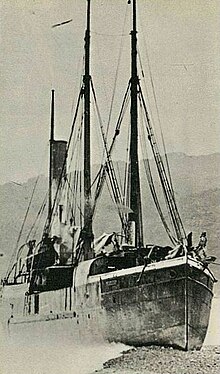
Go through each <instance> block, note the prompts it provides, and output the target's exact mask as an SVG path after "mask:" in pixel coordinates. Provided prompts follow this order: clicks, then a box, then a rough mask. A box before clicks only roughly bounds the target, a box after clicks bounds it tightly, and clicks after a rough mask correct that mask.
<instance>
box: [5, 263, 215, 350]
mask: <svg viewBox="0 0 220 374" xmlns="http://www.w3.org/2000/svg"><path fill="white" fill-rule="evenodd" d="M86 263H87V264H86ZM90 263H91V261H90ZM83 266H84V269H81V270H84V271H79V270H80V269H78V275H77V272H76V274H74V277H73V278H74V283H73V285H72V287H70V288H68V289H62V290H56V291H50V292H42V293H40V294H38V303H39V310H37V313H36V308H34V300H35V298H36V295H32V296H31V299H29V311H28V312H27V311H26V315H24V312H23V314H22V313H20V315H19V313H17V314H16V310H15V309H16V308H14V307H13V309H14V311H13V313H14V315H13V316H11V315H10V316H9V319H8V323H7V326H8V328H9V329H10V331H11V332H13V331H18V330H20V331H22V330H23V328H24V326H26V327H25V329H26V330H27V331H28V334H29V333H30V330H31V334H32V336H33V335H34V332H35V334H36V335H37V336H41V339H42V336H43V335H42V334H43V332H45V333H46V335H48V332H49V331H51V332H52V334H55V336H57V335H60V336H65V337H68V336H69V337H70V339H73V340H76V341H83V342H85V341H88V342H89V341H95V340H96V341H103V340H107V341H110V342H112V341H114V342H121V343H124V344H128V345H133V346H139V345H153V344H155V345H162V346H173V347H176V348H179V349H184V350H189V349H200V348H201V346H202V344H203V341H204V339H205V336H206V332H207V327H208V323H209V316H210V309H211V301H212V296H213V294H212V287H213V279H212V276H211V275H210V274H209V272H208V271H207V270H205V271H203V270H202V268H201V266H198V264H194V263H193V262H191V263H189V261H186V260H185V258H180V259H176V260H175V261H174V260H169V261H164V262H161V263H157V264H151V265H149V266H148V267H147V268H146V269H145V271H144V272H142V270H143V266H138V267H134V268H129V269H122V270H119V271H116V272H110V273H105V274H99V275H90V274H89V269H90V264H89V261H86V262H85V263H84V265H83ZM86 269H87V274H86ZM80 274H84V275H83V276H81V275H80ZM8 287H10V286H7V287H6V288H8ZM14 287H15V289H16V286H14ZM39 299H40V302H39ZM19 300H20V296H19V298H17V301H16V298H15V297H14V299H12V298H11V297H9V298H8V299H7V297H6V299H5V301H7V303H8V305H9V304H12V303H13V302H14V303H15V307H16V305H17V308H18V304H19ZM31 302H32V303H33V305H32V307H30V303H31ZM22 305H23V311H24V310H25V308H24V299H23V300H22ZM17 310H18V309H17Z"/></svg>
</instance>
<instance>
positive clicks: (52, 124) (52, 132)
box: [48, 90, 54, 225]
mask: <svg viewBox="0 0 220 374" xmlns="http://www.w3.org/2000/svg"><path fill="white" fill-rule="evenodd" d="M53 143H54V90H52V91H51V118H50V161H49V198H48V200H49V201H48V225H49V224H50V219H51V215H52V182H53V164H54V163H53Z"/></svg>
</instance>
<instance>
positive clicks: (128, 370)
mask: <svg viewBox="0 0 220 374" xmlns="http://www.w3.org/2000/svg"><path fill="white" fill-rule="evenodd" d="M219 372H220V345H218V346H204V347H203V348H202V349H201V350H200V351H196V350H194V351H187V352H185V351H180V350H176V349H173V348H164V347H157V346H149V347H138V348H131V349H129V350H128V351H123V352H122V353H121V355H120V356H119V357H117V358H113V359H110V360H108V361H106V362H105V363H104V364H103V368H102V369H101V370H96V371H95V372H93V374H94V373H96V374H113V373H114V374H117V373H120V374H180V373H181V374H207V373H210V374H217V373H219Z"/></svg>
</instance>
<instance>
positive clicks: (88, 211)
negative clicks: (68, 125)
mask: <svg viewBox="0 0 220 374" xmlns="http://www.w3.org/2000/svg"><path fill="white" fill-rule="evenodd" d="M84 40H85V73H84V77H83V83H84V228H83V240H84V259H85V260H86V259H89V258H92V257H93V254H92V249H91V243H92V240H93V231H92V208H91V155H90V153H91V144H90V85H91V77H90V0H87V27H86V31H85V39H84Z"/></svg>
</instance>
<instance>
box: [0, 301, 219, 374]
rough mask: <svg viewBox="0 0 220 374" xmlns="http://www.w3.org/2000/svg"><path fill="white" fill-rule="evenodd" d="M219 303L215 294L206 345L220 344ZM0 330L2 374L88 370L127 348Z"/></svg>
mask: <svg viewBox="0 0 220 374" xmlns="http://www.w3.org/2000/svg"><path fill="white" fill-rule="evenodd" d="M219 307H220V299H219V298H218V299H217V298H214V299H213V304H212V312H211V318H210V324H209V329H208V333H207V336H206V340H205V343H204V344H205V345H220V329H219V318H218V311H219V309H220V308H219ZM0 333H1V338H0V341H1V344H0V346H1V347H0V373H1V374H90V373H92V372H94V371H95V370H97V369H101V368H102V364H103V363H104V362H105V361H107V360H108V359H110V358H113V357H117V356H119V355H120V353H121V352H122V351H125V350H127V349H129V348H130V347H128V346H125V345H123V344H116V343H104V342H103V343H102V344H101V343H100V344H98V343H93V344H89V345H88V344H82V342H77V341H70V339H67V340H65V339H64V338H61V337H60V336H56V335H54V334H52V335H51V336H50V334H49V332H48V335H47V339H45V340H44V341H42V339H41V336H39V337H33V336H31V334H30V333H29V332H28V334H29V335H28V334H25V331H24V330H23V333H22V334H21V333H20V334H18V335H16V336H13V337H12V336H11V335H10V334H8V333H7V332H5V331H4V332H3V331H0Z"/></svg>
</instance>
